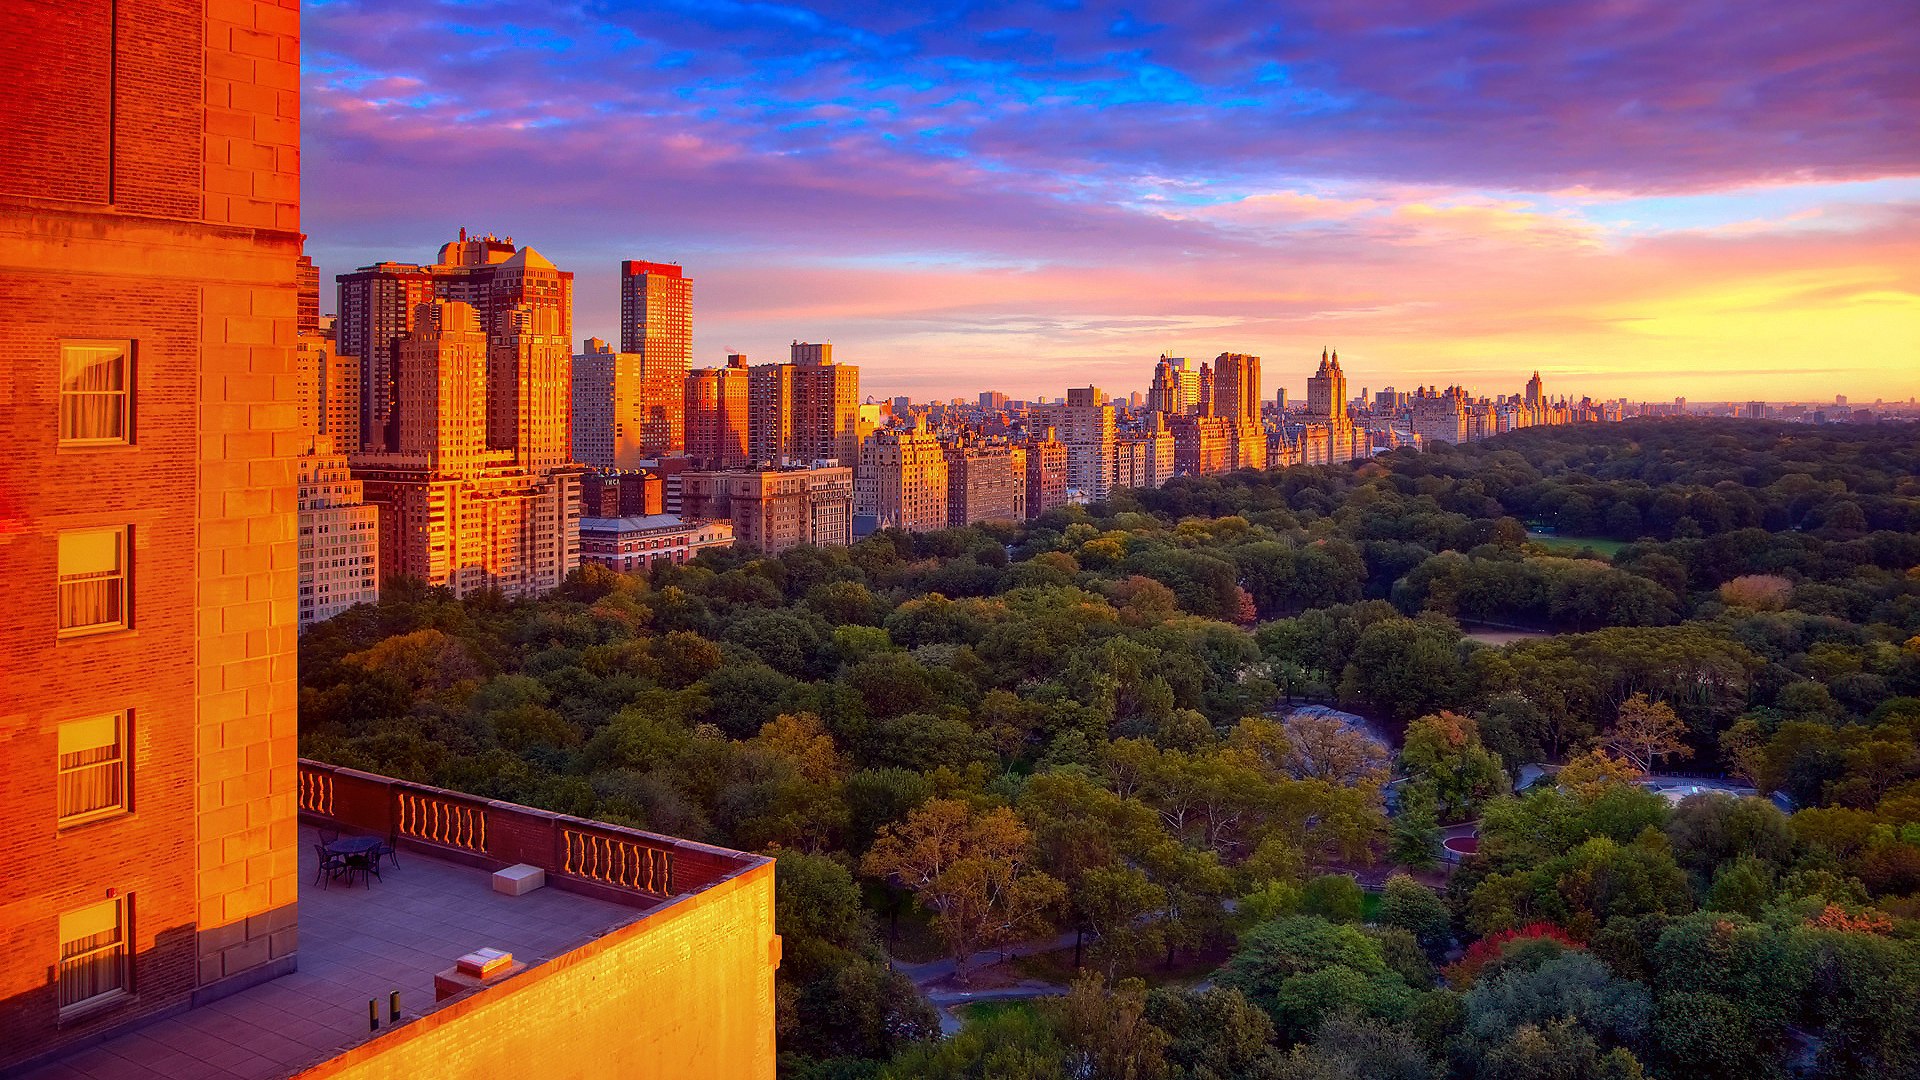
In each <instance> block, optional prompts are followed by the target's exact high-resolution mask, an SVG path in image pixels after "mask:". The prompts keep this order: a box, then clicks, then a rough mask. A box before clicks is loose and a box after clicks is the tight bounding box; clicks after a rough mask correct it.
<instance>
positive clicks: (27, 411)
mask: <svg viewBox="0 0 1920 1080" xmlns="http://www.w3.org/2000/svg"><path fill="white" fill-rule="evenodd" d="M0 41H5V42H7V43H8V45H7V51H8V54H9V59H8V61H7V63H6V67H7V72H8V78H7V84H6V89H5V90H4V91H0V296H5V297H6V298H7V299H6V303H5V304H4V306H0V371H4V372H5V376H4V380H5V381H4V386H5V389H4V390H3V391H0V433H4V437H5V441H6V446H7V451H6V462H5V465H4V466H0V474H4V480H0V583H3V584H0V594H4V597H5V602H4V603H0V717H4V721H0V728H3V729H4V735H0V745H3V746H4V747H5V750H4V761H5V770H4V771H5V776H6V780H5V782H4V783H0V836H4V837H6V841H5V846H6V849H7V850H6V863H5V867H4V869H0V1073H4V1074H7V1075H9V1076H11V1075H16V1071H17V1070H24V1068H25V1067H26V1066H27V1065H28V1064H29V1063H31V1062H35V1061H38V1060H41V1059H42V1058H43V1057H44V1056H46V1055H49V1054H57V1053H61V1052H64V1051H68V1050H72V1049H74V1048H76V1047H80V1046H83V1045H86V1044H90V1043H93V1042H95V1041H97V1040H100V1039H103V1038H105V1037H107V1036H108V1035H109V1034H111V1033H113V1032H115V1031H118V1030H120V1029H125V1028H131V1027H134V1026H137V1025H140V1024H144V1023H149V1022H152V1021H155V1020H158V1019H159V1018H162V1017H165V1016H167V1015H170V1014H174V1013H181V1012H183V1011H185V1010H188V1009H189V1008H190V1007H191V1006H193V1005H194V1004H195V1003H196V1002H202V1001H208V1000H212V999H214V998H217V997H219V996H221V995H223V994H225V993H228V992H230V991H232V990H233V989H235V988H238V987H241V986H245V985H247V984H249V983H252V982H254V981H258V980H261V979H265V978H269V977H271V976H273V975H276V974H279V973H281V972H285V971H290V970H292V969H293V967H294V953H295V949H296V947H297V945H298V943H297V942H296V941H295V940H294V934H293V926H294V921H295V920H294V912H295V899H296V891H297V889H298V884H299V876H298V875H299V870H298V866H297V864H296V861H295V852H294V850H293V848H292V846H291V844H290V843H286V842H284V841H287V840H290V839H291V836H292V830H293V828H294V805H293V798H294V787H295V768H296V760H297V757H296V754H297V750H296V743H295V727H294V725H295V717H294V709H295V699H296V697H297V687H296V683H295V675H294V646H295V636H296V632H297V628H296V619H297V615H296V611H297V608H296V602H295V601H296V597H297V593H296V590H297V588H298V579H299V567H298V557H297V546H298V538H297V535H296V529H297V527H298V525H297V521H296V509H295V495H296V487H295V484H296V475H295V457H296V455H297V454H298V453H299V451H300V449H301V446H302V444H303V441H304V440H303V436H302V434H301V431H300V426H299V408H298V405H297V403H296V400H295V391H296V382H297V379H298V375H297V371H296V362H295V351H294V342H295V339H296V335H297V333H298V321H299V300H298V296H299V283H298V282H299V270H298V259H299V256H300V202H299V171H298V170H299V164H298V161H299V105H298V103H299V89H298V88H299V71H298V64H297V61H296V52H295V50H296V48H297V43H298V18H297V14H296V12H295V11H294V10H293V9H291V8H289V7H282V6H281V5H279V4H277V3H266V2H248V0H238V2H235V3H231V4H227V5H224V6H222V7H220V8H219V9H218V10H215V9H213V8H211V7H204V6H203V5H200V4H157V3H142V4H125V3H123V4H100V3H89V4H55V3H10V4H4V5H0ZM208 162H215V163H220V164H219V165H218V167H215V166H213V165H208V164H204V163H208Z"/></svg>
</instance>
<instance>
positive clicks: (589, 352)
mask: <svg viewBox="0 0 1920 1080" xmlns="http://www.w3.org/2000/svg"><path fill="white" fill-rule="evenodd" d="M581 350H582V351H581V352H579V353H577V354H575V355H574V357H573V366H572V370H571V372H570V377H571V381H572V384H573V408H572V415H571V418H570V419H571V424H572V429H573V460H575V461H578V462H582V463H584V464H587V465H591V466H593V467H594V468H597V469H637V468H639V467H640V463H641V462H643V461H646V460H648V459H649V458H650V457H651V456H652V455H650V454H648V453H647V451H646V448H645V447H644V446H642V445H641V439H640V432H641V426H642V425H641V410H642V397H641V382H640V354H638V353H630V352H618V353H617V352H614V351H613V346H611V345H609V344H607V343H606V342H604V341H602V340H600V339H599V338H588V339H587V340H586V343H585V344H584V345H583V346H582V347H581Z"/></svg>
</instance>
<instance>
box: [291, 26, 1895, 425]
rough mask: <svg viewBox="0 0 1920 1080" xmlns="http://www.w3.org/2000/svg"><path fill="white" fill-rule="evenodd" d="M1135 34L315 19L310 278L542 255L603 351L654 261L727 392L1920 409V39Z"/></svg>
mask: <svg viewBox="0 0 1920 1080" xmlns="http://www.w3.org/2000/svg"><path fill="white" fill-rule="evenodd" d="M843 8H844V9H843ZM1128 11H1130V12H1131V14H1127V13H1124V12H1121V11H1118V10H1116V11H1114V12H1108V13H1104V14H1103V13H1096V12H1094V11H1092V10H1090V9H1083V8H1081V7H1080V6H1079V5H1072V6H1070V7H1069V8H1062V9H1056V10H1053V11H1044V12H1027V11H1025V10H1024V9H979V10H973V11H969V12H964V13H961V12H945V11H928V12H926V13H924V14H913V13H909V12H904V11H890V12H887V13H878V12H867V11H864V10H862V9H861V7H860V6H859V5H845V6H836V5H816V6H803V5H792V6H775V5H712V6H705V7H700V6H685V7H669V8H668V9H665V10H663V11H661V12H659V13H657V14H656V15H651V16H649V18H648V19H647V20H646V22H645V24H644V25H638V24H636V23H635V19H634V14H633V11H632V10H631V9H628V8H625V7H624V6H622V5H598V6H594V7H591V8H589V9H586V10H584V11H574V12H556V11H548V10H546V9H544V8H527V7H523V6H505V5H478V6H468V5H458V6H448V5H413V4H382V3H366V2H331V3H319V4H314V5H311V6H310V7H309V9H308V11H307V14H306V22H307V27H308V39H307V51H306V53H305V76H304V77H305V81H306V99H305V108H306V123H305V128H306V131H307V133H308V136H309V140H310V149H309V151H308V160H309V166H308V170H307V172H308V175H307V178H306V188H307V213H306V221H307V225H306V229H307V232H308V233H309V236H310V239H309V242H308V249H309V252H310V253H312V254H313V255H314V256H315V258H316V261H318V262H319V263H320V264H321V267H322V273H323V280H326V281H331V280H332V276H333V275H335V274H337V273H341V272H345V271H348V270H351V269H354V268H355V267H358V266H362V265H367V264H369V263H372V262H375V261H378V260H381V259H399V260H426V259H427V258H429V257H430V256H431V254H432V252H433V251H434V250H435V249H437V247H438V245H439V244H441V243H443V242H445V241H446V240H449V239H451V238H452V237H453V235H454V234H455V233H456V231H457V230H458V229H459V228H461V227H465V228H468V229H470V230H473V231H476V232H494V233H498V234H500V235H502V236H506V235H511V236H513V237H514V238H515V239H516V241H518V242H519V243H520V244H522V245H531V246H534V247H536V248H538V249H539V250H540V251H541V252H542V253H543V254H545V255H546V256H548V257H549V258H550V259H552V260H554V261H555V262H556V263H557V264H559V265H561V266H563V267H566V268H568V269H571V270H573V271H574V272H575V273H576V274H577V275H578V286H577V289H576V296H577V305H578V311H579V315H578V324H579V326H580V328H581V331H582V335H581V336H585V335H587V334H598V335H600V336H602V337H606V336H609V335H610V334H611V332H612V329H613V326H614V324H615V315H616V312H615V308H614V304H615V297H616V280H615V266H616V263H617V261H618V260H620V259H626V258H641V259H651V260H656V261H667V262H678V263H681V264H683V265H684V266H685V267H686V268H687V273H688V274H689V275H691V276H693V277H695V278H696V279H697V280H698V281H699V283H700V286H699V288H700V292H699V300H698V311H699V321H698V328H697V330H696V340H695V350H694V356H695V362H696V363H702V364H711V363H718V362H720V361H721V360H723V359H724V356H725V354H726V353H727V352H734V351H738V352H745V353H747V354H748V355H749V356H750V357H756V358H758V357H772V356H774V355H775V354H777V352H778V351H779V350H780V349H781V348H784V346H785V344H786V342H788V341H789V340H791V339H793V338H795V337H798V338H802V339H808V340H831V341H833V342H835V343H836V345H837V346H838V347H839V349H840V351H841V354H842V355H843V356H845V357H847V358H848V359H849V360H857V362H859V363H861V364H862V365H863V367H864V369H865V370H866V371H867V372H868V386H869V389H870V390H871V391H872V392H873V393H875V394H878V395H880V396H890V395H894V394H904V395H911V396H914V397H916V398H926V397H933V398H945V397H949V396H955V395H962V396H964V395H968V394H971V393H974V392H976V391H979V390H984V389H998V390H1003V391H1006V392H1008V393H1010V394H1012V395H1013V396H1015V397H1033V396H1038V395H1040V394H1049V395H1057V394H1058V393H1059V387H1060V386H1062V385H1065V384H1066V383H1069V382H1073V383H1086V382H1089V381H1090V382H1093V383H1096V384H1100V385H1103V386H1111V387H1112V388H1114V389H1117V390H1121V391H1123V392H1124V391H1126V390H1132V389H1144V378H1145V372H1146V371H1147V370H1149V368H1150V365H1151V364H1152V362H1153V360H1154V358H1155V357H1157V356H1159V355H1161V354H1162V353H1166V354H1170V355H1175V356H1182V355H1185V356H1193V357H1196V358H1204V357H1211V356H1213V355H1214V354H1216V353H1218V352H1222V351H1235V352H1248V353H1254V354H1257V355H1261V356H1264V357H1265V358H1266V360H1267V370H1268V371H1269V372H1270V373H1271V374H1270V376H1269V378H1270V379H1273V380H1277V382H1278V385H1281V386H1289V387H1291V388H1292V389H1293V391H1294V392H1296V393H1297V392H1299V390H1300V388H1301V387H1302V386H1304V379H1305V377H1306V375H1307V374H1309V373H1310V371H1309V368H1310V362H1311V358H1312V357H1315V356H1317V355H1318V351H1319V349H1321V348H1322V347H1324V346H1328V345H1331V346H1334V347H1338V348H1340V349H1342V350H1343V353H1344V355H1346V356H1347V357H1348V358H1349V359H1348V367H1349V370H1350V371H1351V372H1353V374H1354V377H1355V379H1356V381H1359V382H1363V383H1365V384H1367V385H1371V386H1375V387H1383V386H1388V385H1391V386H1396V387H1399V388H1402V389H1407V388H1411V387H1413V386H1416V385H1428V384H1438V385H1442V386H1445V385H1451V384H1452V383H1455V382H1460V383H1463V384H1465V385H1467V386H1469V387H1470V388H1472V389H1475V390H1476V391H1481V392H1495V391H1503V392H1507V391H1510V390H1511V388H1513V387H1516V386H1517V385H1518V383H1520V382H1521V381H1524V380H1525V379H1526V377H1527V376H1528V375H1529V374H1530V373H1531V372H1532V371H1534V370H1536V369H1538V370H1540V371H1542V372H1543V373H1550V374H1551V376H1552V378H1553V383H1554V385H1555V387H1556V388H1558V389H1563V390H1567V391H1571V392H1575V393H1577V394H1589V395H1592V396H1594V397H1596V398H1622V397H1624V398H1628V399H1630V400H1634V401H1640V400H1670V399H1672V398H1673V397H1675V396H1688V397H1692V398H1694V399H1696V400H1702V401H1705V400H1747V399H1764V400H1771V401H1820V400H1826V399H1830V398H1831V397H1832V395H1833V394H1834V393H1836V392H1843V393H1847V394H1850V395H1852V396H1853V397H1855V398H1861V399H1866V400H1872V399H1874V398H1877V397H1878V398H1886V399H1889V400H1905V399H1906V398H1908V397H1910V396H1912V395H1913V394H1915V393H1916V392H1917V391H1920V380H1916V378H1915V376H1914V375H1913V374H1912V371H1913V370H1914V369H1916V368H1917V367H1920V363H1916V361H1920V150H1917V149H1916V148H1920V128H1917V127H1916V120H1915V115H1916V114H1915V112H1914V110H1913V109H1912V107H1911V103H1912V101H1913V95H1914V90H1915V82H1916V76H1915V75H1914V73H1913V72H1912V71H1911V70H1910V69H1909V68H1908V67H1906V66H1904V65H1903V63H1902V60H1901V57H1902V56H1903V55H1906V56H1910V55H1911V51H1910V48H1909V47H1911V46H1912V45H1913V44H1914V37H1915V33H1914V29H1913V26H1912V22H1911V20H1906V21H1902V20H1900V19H1899V17H1898V16H1897V14H1895V13H1894V12H1893V11H1892V10H1891V9H1888V8H1884V7H1881V6H1876V5H1860V6H1859V7H1858V8H1857V9H1855V10H1852V11H1851V13H1849V12H1835V11H1827V10H1824V9H1823V10H1822V11H1821V12H1819V13H1817V14H1816V13H1811V12H1801V13H1797V14H1793V15H1780V14H1777V13H1776V15H1775V16H1774V17H1772V18H1769V19H1752V18H1748V17H1745V16H1743V15H1742V14H1741V13H1740V11H1739V9H1735V8H1731V7H1728V8H1724V9H1722V8H1720V7H1719V6H1717V5H1706V6H1693V7H1690V8H1687V9H1685V10H1677V9H1670V8H1654V7H1649V6H1646V5H1638V4H1633V5H1624V6H1614V7H1607V8H1567V7H1564V6H1562V5H1518V6H1511V7H1503V8H1497V9H1495V8H1487V7H1484V6H1476V5H1457V6H1454V7H1452V8H1449V9H1447V10H1446V11H1435V10H1430V9H1427V8H1425V7H1421V6H1407V5H1403V4H1395V3H1380V4H1366V5H1359V6H1355V5H1340V6H1329V5H1321V4H1292V5H1284V6H1282V7H1281V8H1279V9H1277V10H1276V11H1274V12H1273V13H1272V14H1271V15H1270V16H1269V17H1267V18H1264V19H1260V20H1248V19H1246V18H1245V17H1244V16H1234V15H1232V14H1231V13H1229V12H1225V11H1214V10H1205V9H1199V10H1196V9H1192V8H1180V9H1177V10H1176V9H1168V10H1167V11H1164V12H1160V13H1152V12H1147V11H1144V10H1143V9H1142V8H1140V7H1139V6H1138V5H1135V6H1133V7H1131V8H1129V9H1128ZM369 27H376V28H377V29H378V33H369V32H368V29H369ZM1903 46H1905V47H1903ZM1903 102H1904V104H1903ZM326 303H327V306H328V308H329V309H330V308H331V306H332V297H331V290H329V295H328V297H327V299H326ZM982 365H988V366H989V369H990V370H992V371H994V372H995V379H994V380H992V381H993V385H991V386H988V385H985V384H984V383H982V382H981V381H980V379H979V378H978V373H979V372H980V371H981V368H982Z"/></svg>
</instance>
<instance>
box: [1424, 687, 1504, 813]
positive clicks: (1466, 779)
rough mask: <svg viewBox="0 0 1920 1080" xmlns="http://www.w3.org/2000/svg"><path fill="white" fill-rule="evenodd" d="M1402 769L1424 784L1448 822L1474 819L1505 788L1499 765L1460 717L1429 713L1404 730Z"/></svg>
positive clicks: (1475, 727)
mask: <svg viewBox="0 0 1920 1080" xmlns="http://www.w3.org/2000/svg"><path fill="white" fill-rule="evenodd" d="M1400 767H1401V768H1402V769H1404V770H1406V772H1407V774H1408V775H1410V776H1413V777H1417V778H1418V779H1419V780H1421V781H1422V782H1423V784H1424V785H1425V786H1426V787H1427V788H1428V790H1429V791H1430V792H1431V793H1432V795H1433V796H1434V799H1435V800H1436V802H1437V803H1438V809H1439V811H1440V813H1442V814H1444V815H1445V816H1446V817H1447V819H1448V820H1450V821H1459V820H1464V819H1466V818H1469V817H1471V816H1473V814H1474V812H1475V811H1477V810H1478V809H1479V807H1480V805H1481V804H1482V803H1484V802H1486V801H1487V800H1488V799H1491V798H1493V797H1494V796H1495V795H1501V794H1505V793H1506V791H1507V789H1508V783H1507V773H1506V770H1505V769H1503V768H1502V767H1501V765H1500V760H1499V759H1498V758H1496V757H1494V755H1493V754H1492V753H1490V752H1489V751H1488V750H1487V748H1486V747H1484V746H1482V745H1481V744H1480V729H1479V726H1478V725H1477V724H1475V723H1474V721H1473V719H1472V718H1471V717H1467V716H1461V715H1460V714H1458V713H1453V712H1446V711H1442V712H1438V713H1429V714H1427V715H1426V716H1422V717H1420V718H1419V719H1418V720H1415V721H1414V722H1413V723H1411V724H1409V725H1407V735H1406V739H1405V742H1404V744H1403V745H1402V748H1401V751H1400Z"/></svg>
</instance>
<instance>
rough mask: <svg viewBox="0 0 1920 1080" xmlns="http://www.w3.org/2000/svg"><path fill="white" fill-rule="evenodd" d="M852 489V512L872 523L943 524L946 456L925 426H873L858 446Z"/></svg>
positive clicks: (929, 527) (926, 527)
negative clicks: (920, 428)
mask: <svg viewBox="0 0 1920 1080" xmlns="http://www.w3.org/2000/svg"><path fill="white" fill-rule="evenodd" d="M853 490H854V503H853V512H854V513H855V514H857V515H859V516H861V517H870V518H872V519H873V521H874V527H875V528H879V529H905V530H906V531H908V532H931V531H933V530H935V529H944V528H946V527H947V515H948V509H949V508H948V504H947V458H946V454H945V453H944V452H943V451H942V450H941V447H940V440H939V439H937V438H935V437H934V436H933V435H932V434H931V433H929V432H925V431H919V430H913V429H908V430H886V431H876V432H874V433H873V437H872V438H871V439H868V440H867V442H866V445H864V446H862V447H861V448H860V467H859V468H858V469H856V470H855V471H854V488H853Z"/></svg>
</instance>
